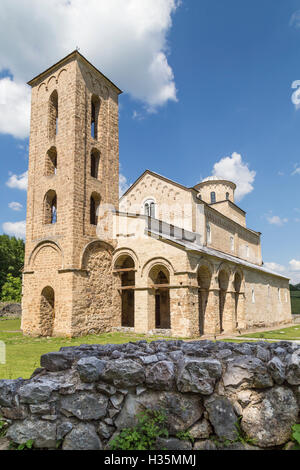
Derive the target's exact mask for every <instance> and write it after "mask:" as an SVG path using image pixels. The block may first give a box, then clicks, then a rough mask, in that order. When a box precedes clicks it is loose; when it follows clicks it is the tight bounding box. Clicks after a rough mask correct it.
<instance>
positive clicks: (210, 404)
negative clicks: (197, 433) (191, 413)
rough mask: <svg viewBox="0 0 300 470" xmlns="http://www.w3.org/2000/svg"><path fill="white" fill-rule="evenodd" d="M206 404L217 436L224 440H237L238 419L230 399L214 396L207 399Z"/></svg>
mask: <svg viewBox="0 0 300 470" xmlns="http://www.w3.org/2000/svg"><path fill="white" fill-rule="evenodd" d="M204 404H205V408H206V410H207V412H208V416H209V421H210V423H211V424H212V426H213V429H214V431H215V434H216V435H217V436H218V437H220V438H222V439H229V440H231V441H233V440H235V439H236V438H237V427H236V426H237V419H238V418H237V415H236V414H235V411H234V408H233V406H232V404H231V402H230V401H229V400H228V398H226V397H222V396H218V395H213V396H212V397H209V398H207V399H205V401H204Z"/></svg>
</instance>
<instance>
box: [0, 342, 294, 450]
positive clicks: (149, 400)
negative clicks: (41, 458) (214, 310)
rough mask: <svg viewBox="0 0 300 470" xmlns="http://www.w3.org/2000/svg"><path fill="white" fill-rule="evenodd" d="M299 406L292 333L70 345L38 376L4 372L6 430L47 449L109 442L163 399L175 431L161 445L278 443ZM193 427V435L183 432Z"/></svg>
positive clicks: (44, 360)
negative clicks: (248, 339) (233, 339)
mask: <svg viewBox="0 0 300 470" xmlns="http://www.w3.org/2000/svg"><path fill="white" fill-rule="evenodd" d="M299 407H300V345H298V344H292V343H288V342H278V343H266V342H256V343H240V344H237V343H223V342H211V341H191V342H184V341H181V340H170V341H164V340H159V341H153V342H151V343H147V342H146V341H145V340H142V341H138V342H135V343H131V342H130V343H127V344H117V345H116V344H105V345H99V344H94V345H81V346H76V347H63V348H61V349H60V351H59V352H51V353H48V354H45V355H43V356H42V357H41V368H39V369H37V370H36V371H35V372H34V373H33V376H32V377H31V378H30V379H28V380H24V379H21V378H19V379H17V380H1V381H0V413H1V415H2V417H3V418H4V419H6V420H7V421H8V424H9V427H8V432H7V437H8V438H9V439H10V440H11V441H13V442H15V443H18V444H21V443H24V442H26V441H28V440H29V439H32V440H33V441H34V446H35V447H36V448H41V449H48V448H49V449H51V448H55V447H56V445H57V442H58V441H60V442H62V449H65V450H68V449H78V450H81V449H82V450H83V449H86V450H87V449H94V450H101V449H109V445H110V441H111V439H112V438H114V437H115V436H116V435H117V434H118V433H119V432H120V431H121V430H122V429H124V428H127V427H130V426H133V425H135V424H136V423H137V415H138V414H139V412H140V411H143V410H145V409H156V410H161V411H163V412H164V413H165V415H166V419H167V420H166V426H167V428H168V431H169V437H168V438H161V437H160V438H158V439H157V443H156V446H157V449H169V450H173V449H187V450H192V449H194V450H204V449H210V450H213V449H217V448H221V449H253V450H254V449H257V450H259V449H278V450H280V449H282V448H283V447H284V446H285V445H286V444H287V443H288V442H289V441H290V439H291V427H292V425H294V424H295V423H297V422H299ZM237 423H239V426H237ZM238 427H239V428H240V431H239V432H238V431H237V429H238ZM186 431H188V432H189V435H190V436H191V437H192V438H193V443H192V442H191V441H190V440H188V441H186V440H181V439H179V438H178V433H180V432H186ZM238 436H240V437H241V436H243V438H242V439H241V438H239V437H238Z"/></svg>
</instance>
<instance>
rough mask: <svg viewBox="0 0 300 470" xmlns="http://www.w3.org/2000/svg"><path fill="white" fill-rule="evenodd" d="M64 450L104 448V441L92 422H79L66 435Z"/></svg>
mask: <svg viewBox="0 0 300 470" xmlns="http://www.w3.org/2000/svg"><path fill="white" fill-rule="evenodd" d="M62 449H63V450H102V443H101V441H100V439H99V437H98V435H97V433H96V431H95V428H94V426H93V425H91V424H85V423H79V424H78V425H77V426H76V427H75V428H73V429H72V431H71V432H69V434H68V435H67V436H66V437H65V439H64V442H63V446H62Z"/></svg>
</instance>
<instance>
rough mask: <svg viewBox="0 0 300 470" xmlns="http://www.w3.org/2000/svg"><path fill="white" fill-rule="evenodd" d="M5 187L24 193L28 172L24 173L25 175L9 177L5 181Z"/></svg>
mask: <svg viewBox="0 0 300 470" xmlns="http://www.w3.org/2000/svg"><path fill="white" fill-rule="evenodd" d="M6 186H8V187H9V188H15V189H22V190H24V191H26V189H27V186H28V171H25V173H22V174H21V175H14V174H12V175H10V177H9V179H8V181H6Z"/></svg>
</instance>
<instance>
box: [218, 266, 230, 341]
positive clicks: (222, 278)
mask: <svg viewBox="0 0 300 470" xmlns="http://www.w3.org/2000/svg"><path fill="white" fill-rule="evenodd" d="M218 281H219V289H220V290H219V315H220V333H222V331H224V327H223V326H224V325H223V320H224V308H225V302H226V294H227V290H228V283H229V274H228V272H227V271H225V270H224V269H222V270H221V271H220V272H219V276H218Z"/></svg>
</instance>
